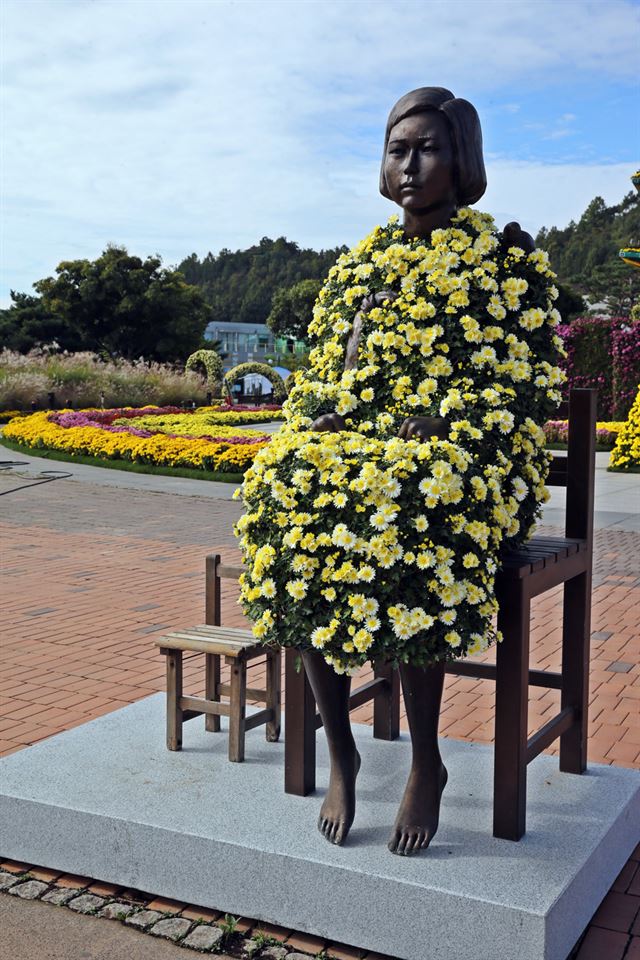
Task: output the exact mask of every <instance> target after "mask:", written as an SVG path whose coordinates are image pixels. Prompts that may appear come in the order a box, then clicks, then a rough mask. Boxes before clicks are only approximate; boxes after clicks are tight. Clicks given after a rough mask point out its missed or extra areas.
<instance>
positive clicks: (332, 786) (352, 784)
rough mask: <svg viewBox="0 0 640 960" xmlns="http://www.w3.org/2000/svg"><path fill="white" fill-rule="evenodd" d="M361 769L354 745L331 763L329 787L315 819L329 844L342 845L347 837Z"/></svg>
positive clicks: (354, 810)
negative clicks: (339, 759)
mask: <svg viewBox="0 0 640 960" xmlns="http://www.w3.org/2000/svg"><path fill="white" fill-rule="evenodd" d="M359 769H360V754H359V753H358V751H357V750H356V748H355V745H354V747H353V752H349V755H348V756H346V757H345V758H344V759H343V760H342V761H337V762H333V763H332V764H331V776H330V778H329V789H328V790H327V795H326V797H325V798H324V803H323V804H322V807H321V809H320V816H319V818H318V830H319V831H320V833H321V834H322V835H323V837H325V838H326V839H327V840H328V841H329V842H330V843H335V844H341V843H344V841H345V840H346V839H347V834H348V833H349V830H350V829H351V824H352V823H353V818H354V816H355V813H356V777H357V776H358V770H359Z"/></svg>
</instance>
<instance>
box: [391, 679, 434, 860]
mask: <svg viewBox="0 0 640 960" xmlns="http://www.w3.org/2000/svg"><path fill="white" fill-rule="evenodd" d="M400 677H401V679H402V692H403V695H404V703H405V708H406V711H407V720H408V722H409V731H410V733H411V746H412V751H413V756H412V762H411V772H410V774H409V779H408V780H407V786H406V788H405V791H404V796H403V798H402V803H401V804H400V809H399V810H398V815H397V817H396V822H395V825H394V828H393V833H392V834H391V839H390V840H389V850H391V852H392V853H399V854H402V855H404V856H406V855H408V854H411V853H415V852H416V851H417V850H419V849H421V848H424V847H428V846H429V843H430V842H431V840H432V839H433V837H434V835H435V832H436V830H437V829H438V818H439V814H440V798H441V796H442V791H443V790H444V787H445V784H446V782H447V771H446V768H445V766H444V764H443V762H442V758H441V756H440V750H439V748H438V720H439V717H440V701H441V700H442V687H443V684H444V664H435V665H434V666H432V667H412V666H409V665H402V666H401V667H400Z"/></svg>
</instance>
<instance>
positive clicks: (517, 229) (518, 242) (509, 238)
mask: <svg viewBox="0 0 640 960" xmlns="http://www.w3.org/2000/svg"><path fill="white" fill-rule="evenodd" d="M502 243H503V244H504V246H505V247H506V248H507V249H509V247H521V248H522V249H523V250H524V252H525V253H533V251H534V250H535V248H536V245H535V241H534V239H533V237H532V236H531V234H530V233H527V232H526V231H525V230H523V229H522V227H521V226H520V224H519V223H518V222H517V221H516V220H512V221H511V223H507V224H506V226H505V228H504V230H503V231H502Z"/></svg>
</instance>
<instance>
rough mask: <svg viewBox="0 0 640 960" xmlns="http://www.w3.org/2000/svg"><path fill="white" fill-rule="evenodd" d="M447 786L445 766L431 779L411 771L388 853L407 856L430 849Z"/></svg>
mask: <svg viewBox="0 0 640 960" xmlns="http://www.w3.org/2000/svg"><path fill="white" fill-rule="evenodd" d="M446 783H447V768H446V767H445V766H444V764H441V765H440V771H439V772H438V773H437V774H435V775H431V776H429V775H426V774H424V773H419V772H418V771H416V770H412V771H411V773H410V774H409V779H408V781H407V786H406V788H405V791H404V796H403V798H402V803H401V804H400V809H399V810H398V816H397V817H396V822H395V825H394V828H393V833H392V834H391V839H390V840H389V844H388V847H389V850H390V851H391V853H398V854H400V855H401V856H404V857H407V856H410V854H412V853H416V852H417V851H418V850H424V849H425V847H428V846H429V844H430V843H431V841H432V840H433V838H434V836H435V834H436V830H437V829H438V819H439V817H440V799H441V797H442V791H443V790H444V788H445V785H446Z"/></svg>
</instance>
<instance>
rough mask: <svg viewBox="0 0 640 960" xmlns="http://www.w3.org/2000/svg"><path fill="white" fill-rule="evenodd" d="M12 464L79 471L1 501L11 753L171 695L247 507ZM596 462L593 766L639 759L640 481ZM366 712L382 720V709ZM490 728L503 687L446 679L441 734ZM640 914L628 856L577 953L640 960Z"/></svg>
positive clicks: (164, 483) (0, 718)
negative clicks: (187, 641)
mask: <svg viewBox="0 0 640 960" xmlns="http://www.w3.org/2000/svg"><path fill="white" fill-rule="evenodd" d="M3 459H6V460H10V459H11V460H13V459H15V460H18V459H19V460H21V461H25V462H26V467H25V468H24V469H23V468H20V470H21V472H22V473H23V475H24V479H20V477H19V476H18V474H17V472H16V471H12V472H11V473H10V474H8V473H6V472H4V473H0V494H2V492H3V491H5V490H10V489H13V488H14V487H18V486H20V485H21V484H26V485H29V484H30V483H31V482H33V480H34V479H35V476H36V474H37V472H38V471H39V470H41V469H60V470H63V471H67V470H68V471H70V472H72V473H73V476H72V477H71V478H70V479H64V480H57V481H55V482H53V483H49V484H46V485H40V486H33V487H31V489H21V490H18V491H16V492H12V493H9V494H8V495H7V496H0V521H1V523H2V536H3V544H4V546H3V586H4V589H3V593H4V595H5V602H4V604H3V608H4V613H3V628H4V637H5V639H4V643H3V649H2V660H3V670H2V679H1V681H0V696H1V697H2V701H1V704H0V752H1V753H5V754H6V753H11V752H13V751H14V750H18V749H21V748H22V747H24V746H25V745H27V744H30V743H34V742H36V741H37V740H40V739H42V738H44V737H47V736H50V735H52V734H54V733H57V732H59V731H61V730H64V729H68V728H69V727H72V726H75V725H77V724H80V723H84V722H86V721H87V720H88V719H90V718H92V717H95V716H99V715H101V714H104V713H107V712H109V711H110V710H114V709H118V708H119V707H122V706H124V705H125V704H127V703H131V702H133V701H135V700H137V699H139V698H140V697H143V696H147V695H148V694H150V693H154V692H156V691H158V690H161V689H163V684H164V676H163V670H164V664H163V662H162V661H161V659H160V658H159V657H158V656H157V655H156V652H155V648H154V647H153V644H152V641H153V639H154V637H155V636H158V635H160V634H162V633H163V632H165V631H166V630H167V629H173V628H175V627H177V626H179V625H181V624H188V623H193V622H196V621H198V620H200V621H201V620H202V619H203V615H204V611H203V569H204V556H205V554H206V553H210V552H219V553H221V554H222V555H223V556H224V557H225V558H227V559H229V560H236V559H237V557H238V554H237V549H236V546H235V542H234V537H233V533H232V525H233V522H234V521H235V520H236V519H237V518H238V517H239V516H240V512H241V507H240V505H239V504H238V502H237V501H233V500H231V494H232V492H233V488H232V487H231V486H229V485H225V484H214V483H209V482H206V481H197V480H180V479H174V478H165V477H150V476H145V475H142V474H129V473H120V472H117V471H107V470H100V469H98V468H93V467H88V466H82V465H75V464H69V465H67V464H63V463H55V462H52V461H45V460H39V459H38V458H31V457H29V458H27V457H23V456H22V455H21V454H14V453H13V452H12V451H8V450H4V449H3V448H0V460H3ZM598 460H599V463H598V466H599V469H598V471H597V486H596V491H597V503H596V506H597V513H596V526H597V527H598V529H597V532H596V538H595V574H594V599H593V620H592V630H593V634H592V663H591V714H590V736H591V739H590V742H589V759H590V760H591V761H598V762H604V763H617V764H621V765H624V766H629V767H636V768H638V767H640V732H639V731H640V724H638V718H639V715H638V703H639V701H640V669H639V666H638V660H639V658H638V654H639V652H640V650H639V647H640V559H639V558H640V524H639V521H640V477H636V476H626V477H625V476H621V475H617V474H607V473H606V472H605V471H604V469H603V467H604V463H603V460H604V458H603V456H602V455H599V457H598ZM554 496H555V494H554ZM560 519H561V518H560V514H559V513H558V506H557V504H556V501H555V500H552V501H551V503H550V504H549V506H548V508H547V510H546V513H545V517H544V520H545V527H544V528H543V531H542V532H547V531H551V530H553V531H554V532H557V524H558V523H559V521H560ZM235 597H236V588H235V585H234V584H231V585H228V586H227V587H226V590H225V594H224V601H223V618H224V621H223V622H225V623H229V624H237V625H239V624H241V623H242V614H241V611H240V610H239V608H238V606H237V605H236V602H235ZM561 603H562V596H561V591H560V590H556V591H554V592H553V593H551V594H547V595H546V596H545V597H543V598H540V599H539V600H538V602H536V603H535V605H534V611H533V632H532V643H533V660H534V662H535V663H536V664H537V665H540V666H543V667H553V666H557V665H558V647H559V624H560V610H561ZM200 676H201V671H200V669H199V667H198V664H197V663H196V662H195V661H192V662H191V664H190V665H187V669H186V683H187V685H191V689H192V690H193V691H194V692H195V691H197V690H198V683H199V680H200ZM556 704H557V693H556V692H553V691H544V690H543V689H542V688H534V689H533V691H532V699H531V703H530V718H531V721H532V724H533V726H539V725H540V723H541V722H544V721H545V719H548V716H549V715H551V713H552V712H553V711H554V709H555V706H556ZM355 719H357V720H360V721H364V722H367V721H370V719H371V716H370V706H369V707H364V708H362V710H361V711H360V712H359V713H358V714H356V716H355ZM492 725H493V685H492V684H490V683H488V682H484V681H476V680H471V679H466V678H448V680H447V685H446V690H445V698H444V704H443V711H442V719H441V733H442V734H443V735H445V736H453V737H458V738H462V739H470V740H477V741H483V742H488V741H490V740H491V738H492ZM639 909H640V872H639V870H638V864H637V862H636V861H630V862H629V864H628V865H627V867H626V868H625V870H624V871H623V873H622V874H621V877H620V878H619V880H618V881H617V885H616V886H614V888H613V890H612V892H611V893H610V894H609V895H608V897H607V898H606V899H605V902H604V904H603V906H602V907H601V909H600V911H599V912H598V914H596V917H595V918H594V921H593V925H592V927H591V928H590V929H589V932H588V934H587V936H586V938H585V940H584V943H583V944H582V947H581V949H580V953H579V960H590V958H592V957H593V958H594V960H595V958H596V957H598V958H601V957H604V956H608V957H610V958H611V960H622V957H623V954H624V956H625V960H630V958H631V957H632V956H636V955H634V950H635V951H638V950H640V939H638V937H640V919H638V911H639ZM634 922H635V924H636V926H635V927H634V928H633V932H634V933H635V934H636V935H637V936H636V937H634V939H633V941H631V940H630V935H631V931H632V925H633V923H634ZM605 947H606V950H605ZM606 951H609V953H607V952H606ZM483 960H484V958H483Z"/></svg>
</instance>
